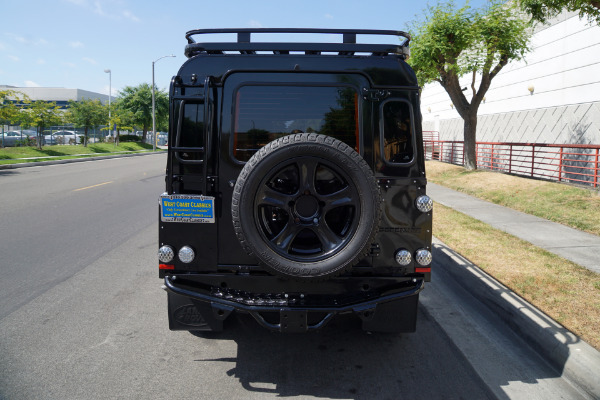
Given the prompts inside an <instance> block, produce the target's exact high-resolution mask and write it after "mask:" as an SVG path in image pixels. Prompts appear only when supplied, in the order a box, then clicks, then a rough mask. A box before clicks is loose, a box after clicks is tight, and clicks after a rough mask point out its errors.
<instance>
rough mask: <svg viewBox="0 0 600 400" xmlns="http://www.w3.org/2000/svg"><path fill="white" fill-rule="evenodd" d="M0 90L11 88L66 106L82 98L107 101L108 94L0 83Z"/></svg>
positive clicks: (34, 97)
mask: <svg viewBox="0 0 600 400" xmlns="http://www.w3.org/2000/svg"><path fill="white" fill-rule="evenodd" d="M0 90H12V91H15V92H20V93H23V94H25V95H27V97H29V99H30V100H43V101H55V102H56V105H58V106H60V107H62V108H66V107H67V105H68V103H69V101H71V100H74V101H81V100H84V99H89V100H94V99H99V100H100V101H101V102H103V103H108V95H106V94H100V93H96V92H89V91H87V90H82V89H66V88H44V87H15V86H6V85H0Z"/></svg>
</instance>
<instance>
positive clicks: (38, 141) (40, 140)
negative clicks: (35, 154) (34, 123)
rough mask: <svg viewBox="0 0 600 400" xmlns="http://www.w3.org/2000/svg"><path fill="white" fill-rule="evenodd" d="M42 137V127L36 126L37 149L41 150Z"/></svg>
mask: <svg viewBox="0 0 600 400" xmlns="http://www.w3.org/2000/svg"><path fill="white" fill-rule="evenodd" d="M43 135H44V126H38V132H37V143H36V144H37V149H38V150H42V136H43Z"/></svg>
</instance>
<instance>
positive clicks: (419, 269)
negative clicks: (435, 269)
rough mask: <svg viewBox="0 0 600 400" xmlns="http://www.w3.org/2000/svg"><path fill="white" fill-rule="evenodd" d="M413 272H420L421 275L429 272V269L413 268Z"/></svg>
mask: <svg viewBox="0 0 600 400" xmlns="http://www.w3.org/2000/svg"><path fill="white" fill-rule="evenodd" d="M415 272H420V273H422V274H424V273H426V272H431V267H427V268H415Z"/></svg>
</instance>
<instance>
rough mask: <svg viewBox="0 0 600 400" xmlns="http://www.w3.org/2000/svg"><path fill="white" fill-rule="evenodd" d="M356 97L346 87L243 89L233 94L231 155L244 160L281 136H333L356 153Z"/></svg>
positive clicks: (256, 87)
mask: <svg viewBox="0 0 600 400" xmlns="http://www.w3.org/2000/svg"><path fill="white" fill-rule="evenodd" d="M357 118H358V95H357V92H356V91H355V90H354V89H352V88H349V87H300V86H243V87H241V88H240V89H239V91H238V92H237V95H236V108H235V125H234V143H233V155H234V157H235V158H236V159H238V160H240V161H247V160H249V159H250V157H251V156H252V155H253V154H254V153H256V151H258V149H260V148H261V147H262V146H264V145H266V144H267V143H269V142H271V141H272V140H275V139H277V138H279V137H281V136H285V135H289V134H292V133H299V132H308V133H312V132H315V133H321V134H324V135H328V136H333V137H335V138H337V139H339V140H341V141H343V142H345V143H346V144H348V145H349V146H350V147H352V148H354V149H355V150H357V151H358V143H359V140H358V134H359V131H358V123H357Z"/></svg>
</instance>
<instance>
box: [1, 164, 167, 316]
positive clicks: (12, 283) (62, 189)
mask: <svg viewBox="0 0 600 400" xmlns="http://www.w3.org/2000/svg"><path fill="white" fill-rule="evenodd" d="M165 160H166V156H165V154H156V155H146V156H139V157H128V158H118V159H110V160H100V161H89V162H80V163H74V164H64V165H47V166H41V167H27V168H19V169H13V170H0V224H1V227H2V229H0V254H2V257H0V272H1V273H2V277H3V278H2V279H0V318H2V317H4V316H6V315H7V314H9V313H11V312H13V311H14V310H16V309H17V308H18V307H19V306H21V305H23V304H25V303H27V302H28V301H30V300H31V299H33V298H35V297H37V296H39V295H40V294H42V293H44V292H45V291H46V290H48V289H49V288H52V287H53V286H55V285H56V284H57V283H59V282H62V281H64V280H66V279H68V278H70V277H71V276H73V275H74V274H75V273H77V272H78V271H80V270H81V269H83V268H85V267H86V266H88V265H89V264H90V263H93V262H94V261H95V260H97V259H98V258H100V257H103V256H105V255H106V254H107V253H109V252H110V251H111V249H113V248H115V247H117V246H118V245H119V244H120V243H122V242H123V241H125V240H127V239H128V238H130V237H131V236H133V235H134V234H136V233H137V232H138V231H140V230H143V229H144V228H146V227H148V226H149V225H151V224H156V215H157V209H158V195H159V194H160V193H161V192H162V191H163V190H164V185H162V186H161V183H163V182H164V171H165ZM8 277H9V278H8ZM7 278H8V279H7Z"/></svg>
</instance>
